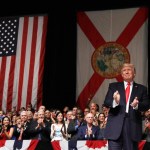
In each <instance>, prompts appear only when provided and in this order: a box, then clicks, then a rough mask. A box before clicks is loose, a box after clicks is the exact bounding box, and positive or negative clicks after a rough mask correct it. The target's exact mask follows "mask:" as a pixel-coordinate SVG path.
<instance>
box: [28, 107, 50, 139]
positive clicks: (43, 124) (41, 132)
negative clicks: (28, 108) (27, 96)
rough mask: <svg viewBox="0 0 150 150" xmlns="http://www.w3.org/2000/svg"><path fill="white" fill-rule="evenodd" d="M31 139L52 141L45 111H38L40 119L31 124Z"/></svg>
mask: <svg viewBox="0 0 150 150" xmlns="http://www.w3.org/2000/svg"><path fill="white" fill-rule="evenodd" d="M29 133H30V136H31V139H38V140H43V141H50V124H49V123H48V122H47V121H46V120H45V119H44V111H43V110H42V109H41V110H39V111H38V119H37V120H33V121H32V122H31V123H30V129H29Z"/></svg>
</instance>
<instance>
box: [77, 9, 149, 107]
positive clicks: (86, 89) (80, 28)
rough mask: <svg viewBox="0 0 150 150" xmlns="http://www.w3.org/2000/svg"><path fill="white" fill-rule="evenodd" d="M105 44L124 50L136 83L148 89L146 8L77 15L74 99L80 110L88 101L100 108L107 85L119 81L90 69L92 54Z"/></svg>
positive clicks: (80, 13) (119, 79)
mask: <svg viewBox="0 0 150 150" xmlns="http://www.w3.org/2000/svg"><path fill="white" fill-rule="evenodd" d="M108 42H115V43H117V44H120V45H122V46H123V47H124V48H126V49H127V51H128V53H129V57H130V62H131V63H133V64H134V65H135V67H136V77H135V81H136V82H138V83H141V84H144V85H146V86H147V84H148V71H147V70H148V69H147V68H148V46H147V45H148V44H147V43H148V8H146V7H141V8H127V9H115V10H103V11H86V12H77V84H76V85H77V86H76V87H77V88H76V99H77V104H78V105H79V106H80V107H81V108H82V109H84V108H85V106H86V105H87V104H88V103H89V102H90V101H93V102H96V103H97V104H99V106H100V107H101V105H102V103H103V101H104V98H105V95H106V92H107V89H108V85H109V83H110V82H114V81H122V78H121V76H120V75H118V76H116V77H113V78H105V77H104V76H101V75H100V74H98V73H97V72H96V71H95V70H94V69H93V66H92V61H93V60H92V56H93V53H94V51H95V50H97V49H98V48H99V47H101V46H103V45H104V44H106V43H108ZM103 58H104V57H103ZM107 59H108V58H107ZM114 67H115V66H114Z"/></svg>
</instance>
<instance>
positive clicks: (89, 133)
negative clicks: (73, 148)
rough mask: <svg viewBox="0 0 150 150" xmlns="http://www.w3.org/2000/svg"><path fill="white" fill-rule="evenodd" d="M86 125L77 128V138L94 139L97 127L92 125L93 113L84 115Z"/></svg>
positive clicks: (96, 136) (97, 133) (96, 135)
mask: <svg viewBox="0 0 150 150" xmlns="http://www.w3.org/2000/svg"><path fill="white" fill-rule="evenodd" d="M85 120H86V125H84V126H81V127H80V128H79V129H78V138H77V139H78V140H96V139H98V135H99V127H98V126H95V125H93V121H94V115H93V114H92V113H88V114H87V115H86V117H85Z"/></svg>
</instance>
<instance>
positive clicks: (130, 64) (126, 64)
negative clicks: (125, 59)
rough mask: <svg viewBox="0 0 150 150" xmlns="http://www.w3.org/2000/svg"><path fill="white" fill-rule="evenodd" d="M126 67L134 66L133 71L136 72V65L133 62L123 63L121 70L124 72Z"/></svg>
mask: <svg viewBox="0 0 150 150" xmlns="http://www.w3.org/2000/svg"><path fill="white" fill-rule="evenodd" d="M124 67H130V68H132V70H133V72H135V66H134V65H133V64H132V63H124V64H123V65H122V69H121V72H122V70H123V68H124Z"/></svg>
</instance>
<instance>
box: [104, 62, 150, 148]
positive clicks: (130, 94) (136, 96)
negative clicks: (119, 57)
mask: <svg viewBox="0 0 150 150" xmlns="http://www.w3.org/2000/svg"><path fill="white" fill-rule="evenodd" d="M135 74H136V72H135V67H134V65H133V64H130V63H125V64H123V67H122V69H121V75H122V78H123V82H115V83H110V85H109V89H108V92H107V94H106V97H105V101H104V104H105V105H106V106H107V107H109V108H110V110H109V115H108V119H107V124H106V129H105V132H104V136H105V138H106V139H108V149H109V150H122V149H123V150H138V142H139V141H140V140H141V138H142V114H141V112H143V111H146V110H148V109H149V107H150V100H149V97H148V93H147V88H146V87H145V86H143V85H141V84H138V83H135V81H134V77H135Z"/></svg>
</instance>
